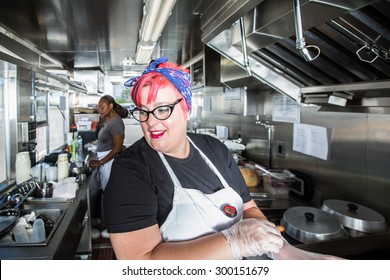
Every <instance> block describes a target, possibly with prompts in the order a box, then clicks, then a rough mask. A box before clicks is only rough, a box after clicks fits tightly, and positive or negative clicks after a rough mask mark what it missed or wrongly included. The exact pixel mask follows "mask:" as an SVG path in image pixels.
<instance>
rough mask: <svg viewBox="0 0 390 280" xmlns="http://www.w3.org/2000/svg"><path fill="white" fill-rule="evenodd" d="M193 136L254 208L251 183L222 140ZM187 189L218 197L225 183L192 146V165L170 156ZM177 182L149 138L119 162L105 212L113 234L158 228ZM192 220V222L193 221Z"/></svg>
mask: <svg viewBox="0 0 390 280" xmlns="http://www.w3.org/2000/svg"><path fill="white" fill-rule="evenodd" d="M188 136H189V137H190V138H191V140H192V141H193V142H194V143H195V144H196V145H197V146H198V148H199V149H201V151H202V152H203V153H204V154H205V155H206V156H207V157H208V158H209V159H210V160H211V162H212V163H213V164H214V165H215V166H216V168H217V169H218V171H219V172H220V173H221V174H222V176H223V177H224V178H225V180H226V181H227V183H228V184H229V185H230V187H232V188H233V189H234V190H235V191H236V192H237V193H238V194H239V195H240V196H241V197H242V199H243V202H244V203H245V202H248V201H249V200H250V199H251V197H250V194H249V190H248V188H247V186H246V184H245V181H244V179H243V177H242V175H241V173H240V171H239V169H238V167H237V164H236V163H235V162H234V159H233V157H232V156H231V154H230V152H229V151H228V149H227V147H226V146H225V145H224V144H223V143H221V142H220V141H219V140H218V139H216V138H213V137H211V136H207V135H202V134H192V133H189V134H188ZM165 158H166V159H167V161H168V163H169V165H170V166H171V168H172V169H173V171H174V172H175V174H176V176H177V178H178V179H179V181H180V183H181V185H182V187H184V188H192V189H198V190H200V191H202V192H203V193H208V194H210V193H213V192H215V191H217V190H219V189H221V188H222V185H221V182H220V181H219V179H218V177H217V176H216V175H215V174H214V173H213V171H212V170H211V169H210V167H208V165H207V164H206V162H205V161H204V160H203V158H202V157H201V155H200V154H199V152H198V151H197V150H196V149H195V148H194V147H193V145H191V149H190V155H189V156H188V158H186V159H178V158H174V157H170V156H167V155H166V156H165ZM173 193H174V186H173V182H172V180H171V178H170V176H169V174H168V171H167V169H166V168H165V166H164V164H163V163H162V161H161V159H160V157H159V155H158V153H157V152H156V151H155V150H153V149H152V148H151V147H150V146H149V144H148V143H147V142H146V140H145V139H144V138H141V139H140V140H138V141H137V142H135V143H134V144H133V145H132V146H130V147H129V148H127V149H126V150H125V151H123V152H122V153H121V154H120V155H119V156H118V157H116V158H115V160H114V163H113V165H112V168H111V175H110V179H109V182H108V184H107V187H106V189H105V192H104V212H105V218H106V224H107V229H108V231H109V232H111V233H117V232H127V231H133V230H138V229H142V228H146V227H148V226H151V225H154V224H158V225H159V226H161V225H162V224H163V223H164V221H165V219H166V218H167V216H168V214H169V212H170V211H171V209H172V199H173ZM189 218H190V217H189Z"/></svg>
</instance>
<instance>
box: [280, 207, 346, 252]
mask: <svg viewBox="0 0 390 280" xmlns="http://www.w3.org/2000/svg"><path fill="white" fill-rule="evenodd" d="M281 224H282V225H283V226H284V227H285V232H286V233H287V234H288V235H289V236H290V237H292V238H294V239H296V240H298V241H300V242H302V243H306V244H310V243H315V242H321V241H328V240H336V239H346V238H348V233H347V232H346V231H345V230H344V228H343V227H342V225H341V224H340V222H339V221H338V220H337V218H336V217H334V216H333V215H331V214H329V213H327V212H325V211H322V210H321V209H318V208H314V207H307V206H297V207H292V208H289V209H287V210H286V211H285V212H284V214H283V218H282V220H281Z"/></svg>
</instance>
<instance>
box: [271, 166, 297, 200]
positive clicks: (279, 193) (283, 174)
mask: <svg viewBox="0 0 390 280" xmlns="http://www.w3.org/2000/svg"><path fill="white" fill-rule="evenodd" d="M294 178H295V175H294V174H293V173H291V172H290V171H288V170H286V169H284V170H273V171H271V172H270V173H265V174H263V185H264V190H265V191H266V193H268V194H269V195H270V196H271V197H273V198H288V197H289V192H290V186H291V184H292V183H293V182H294Z"/></svg>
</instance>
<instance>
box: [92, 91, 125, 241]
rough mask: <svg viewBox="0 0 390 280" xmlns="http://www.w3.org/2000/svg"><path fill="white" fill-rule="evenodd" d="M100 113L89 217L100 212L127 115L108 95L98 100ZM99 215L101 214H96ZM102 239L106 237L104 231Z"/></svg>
mask: <svg viewBox="0 0 390 280" xmlns="http://www.w3.org/2000/svg"><path fill="white" fill-rule="evenodd" d="M98 110H99V113H100V123H99V126H98V127H99V128H100V129H99V131H98V133H97V159H96V158H95V159H91V160H90V161H89V166H90V167H91V168H93V169H95V170H94V175H95V176H94V178H95V179H96V180H92V181H91V183H90V191H91V215H92V216H94V213H95V215H96V212H101V211H100V210H99V208H100V207H99V206H100V204H101V203H99V201H100V199H99V198H100V197H101V194H102V192H104V189H105V188H106V185H107V182H108V178H109V177H110V173H111V165H112V162H113V161H114V158H115V157H116V156H117V155H118V154H120V153H121V152H122V150H123V149H124V146H123V140H124V138H125V125H124V123H123V120H122V119H123V118H126V117H127V116H128V114H129V112H128V110H127V109H126V108H123V107H122V106H121V105H119V104H118V103H116V101H115V99H114V98H113V97H112V96H110V95H105V96H103V97H101V98H100V100H99V103H98ZM97 215H101V213H97ZM102 236H103V237H107V238H108V235H107V234H105V231H103V232H102Z"/></svg>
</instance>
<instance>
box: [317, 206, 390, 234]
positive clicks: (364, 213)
mask: <svg viewBox="0 0 390 280" xmlns="http://www.w3.org/2000/svg"><path fill="white" fill-rule="evenodd" d="M321 209H322V210H324V211H326V212H328V213H330V214H332V215H334V216H335V217H336V218H337V219H338V220H339V221H340V223H341V224H342V225H343V226H344V227H345V228H346V229H347V231H348V232H349V234H350V236H352V237H357V236H362V235H366V234H373V233H382V232H386V231H388V226H387V224H386V221H385V218H384V217H383V216H382V215H381V214H379V213H378V212H376V211H374V210H372V209H370V208H368V207H365V206H363V205H359V204H357V203H353V202H350V201H344V200H337V199H329V200H325V201H324V202H323V203H322V206H321Z"/></svg>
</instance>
